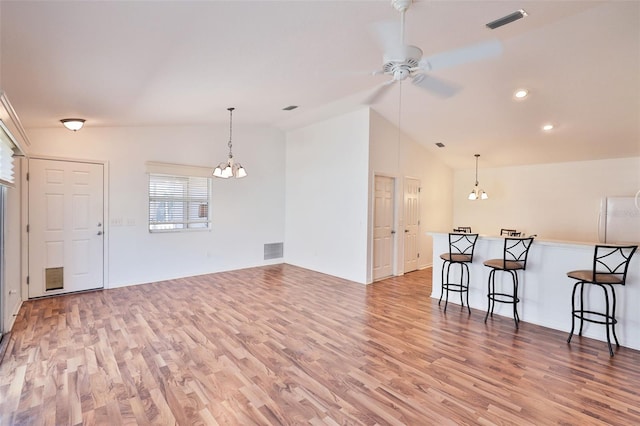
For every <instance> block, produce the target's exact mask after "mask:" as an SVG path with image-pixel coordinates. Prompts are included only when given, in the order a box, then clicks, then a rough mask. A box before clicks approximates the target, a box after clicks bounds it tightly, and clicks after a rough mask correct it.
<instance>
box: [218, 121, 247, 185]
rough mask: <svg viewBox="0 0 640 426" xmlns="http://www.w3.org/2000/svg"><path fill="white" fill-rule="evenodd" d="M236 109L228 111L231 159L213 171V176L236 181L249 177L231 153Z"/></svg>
mask: <svg viewBox="0 0 640 426" xmlns="http://www.w3.org/2000/svg"><path fill="white" fill-rule="evenodd" d="M234 109H235V108H227V111H229V143H228V144H227V145H228V146H229V158H228V159H227V161H226V162H222V163H220V164H218V167H216V168H215V169H214V170H213V176H215V177H218V178H222V179H228V178H230V177H232V176H233V177H234V178H236V179H240V178H243V177H245V176H246V175H247V171H246V170H245V169H244V167H242V165H241V164H240V163H236V162H235V161H233V153H232V152H231V147H232V143H231V136H232V129H233V110H234Z"/></svg>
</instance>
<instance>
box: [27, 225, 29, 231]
mask: <svg viewBox="0 0 640 426" xmlns="http://www.w3.org/2000/svg"><path fill="white" fill-rule="evenodd" d="M27 232H29V225H28V224H27Z"/></svg>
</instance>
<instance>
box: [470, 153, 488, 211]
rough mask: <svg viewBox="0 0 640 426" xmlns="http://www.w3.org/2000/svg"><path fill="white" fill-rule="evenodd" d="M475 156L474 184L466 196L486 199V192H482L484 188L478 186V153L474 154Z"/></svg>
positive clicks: (472, 198)
mask: <svg viewBox="0 0 640 426" xmlns="http://www.w3.org/2000/svg"><path fill="white" fill-rule="evenodd" d="M475 157H476V184H475V186H474V187H473V190H472V191H471V194H469V197H468V198H469V199H470V200H486V199H487V198H489V196H488V195H487V193H486V192H484V190H482V189H480V188H479V187H478V158H479V157H480V154H475Z"/></svg>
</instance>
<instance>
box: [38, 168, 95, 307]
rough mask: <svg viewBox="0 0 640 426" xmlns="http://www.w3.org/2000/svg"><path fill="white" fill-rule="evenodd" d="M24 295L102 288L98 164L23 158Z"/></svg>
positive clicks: (43, 294) (44, 294) (42, 294)
mask: <svg viewBox="0 0 640 426" xmlns="http://www.w3.org/2000/svg"><path fill="white" fill-rule="evenodd" d="M28 176H29V181H28V185H29V207H28V208H29V213H28V216H29V232H28V235H29V281H28V282H29V297H30V298H32V297H40V296H48V295H53V294H61V293H69V292H74V291H81V290H90V289H96V288H102V287H103V286H104V278H103V277H104V274H103V270H104V189H103V188H104V187H103V183H104V182H103V181H104V166H103V165H102V164H93V163H80V162H72V161H58V160H42V159H30V160H29V175H28Z"/></svg>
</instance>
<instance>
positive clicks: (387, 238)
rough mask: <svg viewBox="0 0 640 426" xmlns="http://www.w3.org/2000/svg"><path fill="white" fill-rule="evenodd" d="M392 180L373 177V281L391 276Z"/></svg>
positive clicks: (384, 177)
mask: <svg viewBox="0 0 640 426" xmlns="http://www.w3.org/2000/svg"><path fill="white" fill-rule="evenodd" d="M393 184H394V181H393V178H390V177H386V176H376V177H375V184H374V186H375V198H374V209H373V223H374V225H373V279H374V280H379V279H382V278H386V277H389V276H391V275H392V274H393V234H394V230H393Z"/></svg>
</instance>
